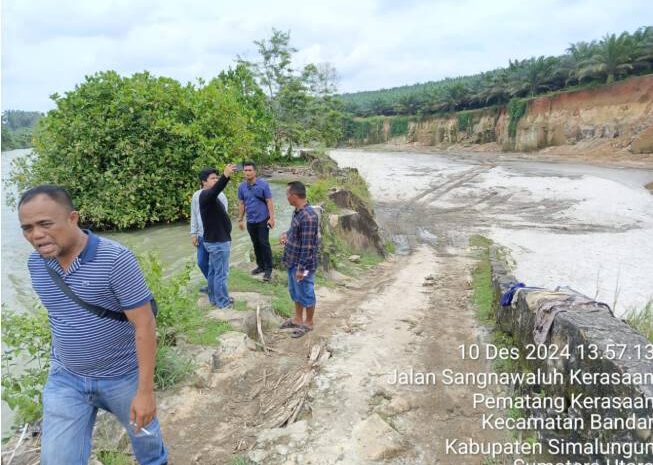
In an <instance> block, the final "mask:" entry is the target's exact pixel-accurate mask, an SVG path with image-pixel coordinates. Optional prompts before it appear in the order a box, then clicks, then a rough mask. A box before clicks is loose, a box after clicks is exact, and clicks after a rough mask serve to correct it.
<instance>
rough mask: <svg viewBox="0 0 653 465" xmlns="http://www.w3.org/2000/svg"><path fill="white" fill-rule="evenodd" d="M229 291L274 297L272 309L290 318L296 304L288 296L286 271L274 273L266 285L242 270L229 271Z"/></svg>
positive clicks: (233, 269)
mask: <svg viewBox="0 0 653 465" xmlns="http://www.w3.org/2000/svg"><path fill="white" fill-rule="evenodd" d="M229 289H230V290H231V291H236V292H257V293H259V294H263V295H269V296H271V297H272V309H273V310H274V312H275V313H277V314H278V315H281V316H284V317H289V316H290V315H292V314H293V312H294V308H295V306H294V304H293V302H292V300H290V295H289V294H288V278H287V276H286V272H285V270H280V271H278V272H276V273H273V275H272V280H271V281H270V282H269V283H264V282H262V281H261V280H260V279H258V278H255V277H253V276H252V275H251V274H249V272H247V271H245V270H242V269H240V268H232V269H230V270H229Z"/></svg>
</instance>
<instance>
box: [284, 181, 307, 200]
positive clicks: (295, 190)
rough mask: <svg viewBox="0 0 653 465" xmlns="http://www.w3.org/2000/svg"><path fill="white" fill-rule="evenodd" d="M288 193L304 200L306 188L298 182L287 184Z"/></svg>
mask: <svg viewBox="0 0 653 465" xmlns="http://www.w3.org/2000/svg"><path fill="white" fill-rule="evenodd" d="M288 192H290V193H291V194H295V195H296V196H297V197H299V198H300V199H305V198H306V186H305V185H304V183H302V182H300V181H291V182H289V183H288Z"/></svg>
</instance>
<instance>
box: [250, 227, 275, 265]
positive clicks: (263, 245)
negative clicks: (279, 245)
mask: <svg viewBox="0 0 653 465" xmlns="http://www.w3.org/2000/svg"><path fill="white" fill-rule="evenodd" d="M247 232H248V233H249V237H251V238H252V244H253V245H254V255H256V265H257V266H258V267H259V268H260V269H262V270H265V271H272V248H271V247H270V230H269V229H268V220H265V221H261V222H260V223H247Z"/></svg>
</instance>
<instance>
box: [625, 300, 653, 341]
mask: <svg viewBox="0 0 653 465" xmlns="http://www.w3.org/2000/svg"><path fill="white" fill-rule="evenodd" d="M626 321H627V322H628V324H629V325H630V326H632V327H633V329H635V330H636V331H638V332H640V333H642V334H643V335H644V337H646V339H648V340H649V341H651V342H653V300H649V301H648V303H647V304H646V305H645V306H644V308H642V309H641V310H632V311H630V312H629V313H628V315H626Z"/></svg>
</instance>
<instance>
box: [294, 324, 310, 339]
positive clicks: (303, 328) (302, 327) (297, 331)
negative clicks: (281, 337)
mask: <svg viewBox="0 0 653 465" xmlns="http://www.w3.org/2000/svg"><path fill="white" fill-rule="evenodd" d="M310 331H313V328H311V327H309V326H306V325H299V326H298V327H297V328H295V330H294V331H293V332H292V333H291V334H290V337H292V338H293V339H298V338H300V337H302V336H303V335H304V334H306V333H308V332H310Z"/></svg>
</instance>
